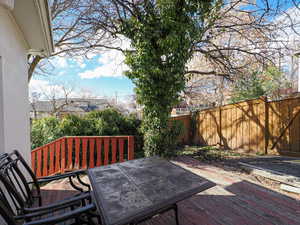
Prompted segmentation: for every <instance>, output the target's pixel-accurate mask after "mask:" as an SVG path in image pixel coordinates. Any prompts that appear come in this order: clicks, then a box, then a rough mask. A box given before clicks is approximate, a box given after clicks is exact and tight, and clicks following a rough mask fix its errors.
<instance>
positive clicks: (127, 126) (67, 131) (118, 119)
mask: <svg viewBox="0 0 300 225" xmlns="http://www.w3.org/2000/svg"><path fill="white" fill-rule="evenodd" d="M140 124H141V121H140V120H138V119H137V118H136V117H135V116H134V115H129V116H124V115H122V114H121V113H119V112H118V111H116V110H115V109H105V110H103V111H93V112H89V113H87V114H86V115H85V116H84V117H79V116H76V115H67V116H65V117H63V118H62V119H58V118H55V117H48V118H44V119H40V120H34V121H33V123H32V129H31V147H32V149H34V148H37V147H39V146H42V145H44V144H47V143H49V142H51V141H54V140H55V139H57V138H60V137H63V136H106V135H107V136H109V135H134V136H135V154H136V156H138V157H142V156H144V154H143V152H142V149H143V137H142V135H141V132H140V129H139V128H140Z"/></svg>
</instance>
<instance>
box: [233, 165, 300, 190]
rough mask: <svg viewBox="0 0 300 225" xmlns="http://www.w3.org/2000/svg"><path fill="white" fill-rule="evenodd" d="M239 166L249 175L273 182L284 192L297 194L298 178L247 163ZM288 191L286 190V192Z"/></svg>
mask: <svg viewBox="0 0 300 225" xmlns="http://www.w3.org/2000/svg"><path fill="white" fill-rule="evenodd" d="M239 165H240V166H241V167H242V168H243V169H245V170H246V171H248V172H249V173H250V174H253V175H257V176H261V177H264V178H267V179H270V180H274V181H277V182H279V183H280V187H282V188H283V190H285V189H286V191H289V192H293V190H294V191H295V193H299V192H298V191H300V177H296V176H292V175H289V174H284V173H280V172H278V171H273V170H270V169H266V168H262V167H258V166H254V165H251V164H248V163H243V162H240V163H239ZM287 189H288V190H287Z"/></svg>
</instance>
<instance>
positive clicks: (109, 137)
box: [64, 135, 133, 138]
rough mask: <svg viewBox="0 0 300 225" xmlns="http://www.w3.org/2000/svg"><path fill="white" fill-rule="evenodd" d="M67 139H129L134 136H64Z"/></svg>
mask: <svg viewBox="0 0 300 225" xmlns="http://www.w3.org/2000/svg"><path fill="white" fill-rule="evenodd" d="M64 137H65V138H128V137H133V135H118V136H64Z"/></svg>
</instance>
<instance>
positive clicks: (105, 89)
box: [30, 50, 134, 98]
mask: <svg viewBox="0 0 300 225" xmlns="http://www.w3.org/2000/svg"><path fill="white" fill-rule="evenodd" d="M123 60H124V56H123V55H122V53H121V52H118V51H115V50H110V51H106V52H104V53H102V54H96V53H90V54H88V55H87V57H73V58H70V57H54V58H52V59H51V64H52V67H51V69H50V71H51V74H52V75H50V76H38V75H35V76H34V77H33V79H32V81H31V82H30V92H45V91H48V90H49V89H50V88H49V87H51V86H54V85H57V86H61V85H64V86H72V89H73V91H72V92H73V94H72V95H74V96H81V95H84V94H85V93H86V92H88V93H89V95H91V96H94V97H103V96H106V97H115V96H116V95H117V96H118V97H119V98H122V97H123V98H126V97H127V96H129V95H133V94H134V90H133V89H134V85H133V83H132V82H131V81H130V80H129V79H128V78H127V77H125V76H124V75H123V74H124V71H126V70H127V69H128V67H127V66H126V65H124V64H123V63H122V62H123Z"/></svg>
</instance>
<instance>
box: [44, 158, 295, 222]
mask: <svg viewBox="0 0 300 225" xmlns="http://www.w3.org/2000/svg"><path fill="white" fill-rule="evenodd" d="M175 163H176V164H178V165H180V166H183V167H184V168H186V169H189V170H191V171H193V172H194V173H196V174H198V175H200V176H203V177H206V178H208V179H210V180H211V181H213V182H215V183H217V186H216V187H214V188H211V189H209V190H207V191H205V192H203V193H200V194H198V195H195V196H193V197H191V198H189V199H186V200H184V201H182V202H180V203H179V204H178V205H179V220H180V225H202V224H203V225H241V224H243V225H257V224H262V225H281V224H284V225H300V202H299V201H297V200H296V199H292V198H290V197H288V196H285V195H283V194H280V193H278V192H275V191H272V190H270V189H267V188H265V187H263V186H259V185H257V184H254V183H251V182H249V181H247V180H243V179H242V178H241V177H240V176H238V175H235V174H234V173H230V172H228V171H224V170H222V169H221V168H217V167H214V166H212V165H209V164H203V163H200V162H198V161H196V160H194V159H191V158H187V157H182V158H179V159H178V160H176V161H175ZM71 189H72V188H71V187H68V186H67V183H66V181H63V182H61V183H53V184H48V185H46V186H44V187H43V188H42V193H43V194H45V195H46V200H47V202H53V201H54V199H55V200H58V199H59V198H64V197H66V196H68V195H73V194H74V191H72V190H71ZM44 204H46V202H44ZM141 225H175V218H174V213H173V212H172V211H170V212H166V213H164V214H162V215H159V216H157V217H154V218H152V219H151V220H148V221H145V222H143V223H141Z"/></svg>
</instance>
